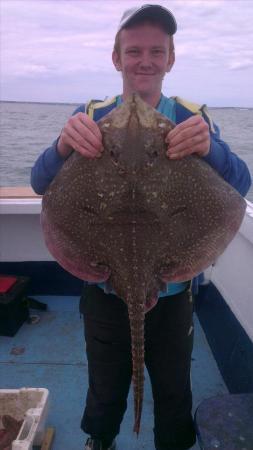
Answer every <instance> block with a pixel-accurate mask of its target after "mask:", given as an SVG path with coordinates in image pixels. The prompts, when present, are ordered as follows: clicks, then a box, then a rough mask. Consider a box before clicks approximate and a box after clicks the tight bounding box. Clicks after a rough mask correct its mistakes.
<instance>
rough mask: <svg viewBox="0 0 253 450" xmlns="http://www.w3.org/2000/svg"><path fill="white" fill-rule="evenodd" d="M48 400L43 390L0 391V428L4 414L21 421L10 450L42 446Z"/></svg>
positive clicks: (47, 394) (46, 392) (30, 449)
mask: <svg viewBox="0 0 253 450" xmlns="http://www.w3.org/2000/svg"><path fill="white" fill-rule="evenodd" d="M48 399H49V391H48V389H44V388H21V389H0V428H1V427H2V421H1V416H2V415H4V414H8V415H10V416H12V417H13V418H14V419H16V420H23V424H22V427H21V429H20V431H19V434H18V436H17V438H16V439H15V441H13V442H12V447H11V449H12V450H32V447H33V445H41V444H42V440H43V435H44V433H45V423H46V418H47V415H48V409H49V404H48Z"/></svg>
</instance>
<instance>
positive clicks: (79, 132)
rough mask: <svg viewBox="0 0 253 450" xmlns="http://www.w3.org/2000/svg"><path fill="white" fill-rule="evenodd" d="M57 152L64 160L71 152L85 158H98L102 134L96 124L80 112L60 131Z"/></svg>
mask: <svg viewBox="0 0 253 450" xmlns="http://www.w3.org/2000/svg"><path fill="white" fill-rule="evenodd" d="M57 150H58V152H59V154H60V155H61V156H62V157H63V158H64V159H65V158H67V157H68V156H69V155H70V154H71V153H72V152H73V150H75V151H77V152H79V153H81V155H83V156H84V157H85V158H90V159H94V158H100V157H101V154H102V151H103V145H102V134H101V132H100V129H99V128H98V126H97V124H96V122H94V120H92V119H91V118H90V117H89V116H88V115H87V114H84V113H81V112H79V113H77V114H75V115H74V116H72V117H70V118H69V120H68V121H67V123H66V124H65V126H64V128H63V129H62V132H61V135H60V139H59V141H58V144H57Z"/></svg>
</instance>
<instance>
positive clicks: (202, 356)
mask: <svg viewBox="0 0 253 450" xmlns="http://www.w3.org/2000/svg"><path fill="white" fill-rule="evenodd" d="M35 298H37V299H38V300H41V301H43V302H45V303H47V304H48V311H46V312H44V311H43V312H42V311H39V312H38V311H31V313H32V314H33V313H34V314H36V315H39V317H40V320H39V322H38V323H37V324H28V323H25V324H23V325H22V327H21V328H20V329H19V331H18V333H17V334H16V335H15V336H14V337H12V338H9V337H3V336H0V380H1V388H5V389H17V388H21V387H44V388H48V389H49V391H50V409H49V415H48V420H47V426H52V427H54V428H55V430H56V434H55V439H54V443H53V447H52V448H53V450H63V449H66V450H83V448H84V441H85V439H86V436H84V434H83V432H82V431H81V430H80V420H81V416H82V413H83V406H84V401H85V395H86V388H87V382H88V378H87V377H88V375H87V361H86V358H85V351H84V338H83V322H82V318H80V314H79V310H78V303H79V299H78V297H62V296H51V297H47V296H35ZM13 349H18V350H20V354H18V355H17V354H13ZM14 353H15V351H14ZM192 358H193V361H192V384H193V398H194V410H195V409H196V406H197V405H198V404H199V403H200V402H201V401H202V400H203V399H205V398H208V397H211V396H213V395H217V394H222V393H225V392H227V389H226V386H225V384H224V382H223V379H222V377H221V375H220V373H219V370H218V368H217V365H216V363H215V360H214V358H213V356H212V353H211V350H210V348H209V346H208V344H207V341H206V339H205V336H204V333H203V330H202V329H201V327H200V324H199V321H198V319H197V317H195V346H194V352H193V357H192ZM152 408H153V406H152V394H151V388H150V384H149V379H148V376H147V377H146V381H145V394H144V406H143V414H142V424H141V432H140V435H139V438H138V439H136V437H135V435H134V434H133V432H132V427H133V401H132V390H130V394H129V402H128V410H127V413H126V415H125V418H124V422H123V424H122V427H121V433H120V435H119V436H118V438H117V443H118V449H119V450H130V449H131V450H141V449H142V450H143V449H145V450H153V449H154V444H153V432H152V428H153V413H152ZM193 449H194V450H197V449H199V447H198V445H197V444H196V445H195V446H194V447H193Z"/></svg>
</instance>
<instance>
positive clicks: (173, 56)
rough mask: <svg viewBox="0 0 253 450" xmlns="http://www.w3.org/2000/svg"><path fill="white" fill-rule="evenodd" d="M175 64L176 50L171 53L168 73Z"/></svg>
mask: <svg viewBox="0 0 253 450" xmlns="http://www.w3.org/2000/svg"><path fill="white" fill-rule="evenodd" d="M174 62H175V52H174V50H173V51H171V52H170V54H169V59H168V64H167V69H166V72H170V71H171V69H172V67H173V64H174Z"/></svg>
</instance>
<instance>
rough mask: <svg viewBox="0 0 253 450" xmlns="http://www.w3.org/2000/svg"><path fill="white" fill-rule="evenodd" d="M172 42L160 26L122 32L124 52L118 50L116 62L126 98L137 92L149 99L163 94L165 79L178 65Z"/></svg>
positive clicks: (115, 53)
mask: <svg viewBox="0 0 253 450" xmlns="http://www.w3.org/2000/svg"><path fill="white" fill-rule="evenodd" d="M170 39H171V38H170V37H169V36H168V35H167V34H166V32H165V31H164V30H163V29H162V28H161V27H160V26H159V25H153V24H149V23H143V24H139V25H136V26H134V27H132V28H129V29H123V30H122V31H121V32H120V36H119V42H120V50H119V52H116V51H115V50H114V52H113V62H114V65H115V67H116V69H117V70H120V71H121V72H122V77H123V93H124V95H125V96H127V95H129V94H131V93H133V92H137V93H139V94H140V95H141V96H142V97H144V98H145V97H147V96H150V95H155V94H158V93H160V92H161V88H162V81H163V78H164V75H165V73H166V72H168V71H169V70H170V69H171V67H172V65H173V62H174V52H173V50H172V49H170V42H171V40H170Z"/></svg>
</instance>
